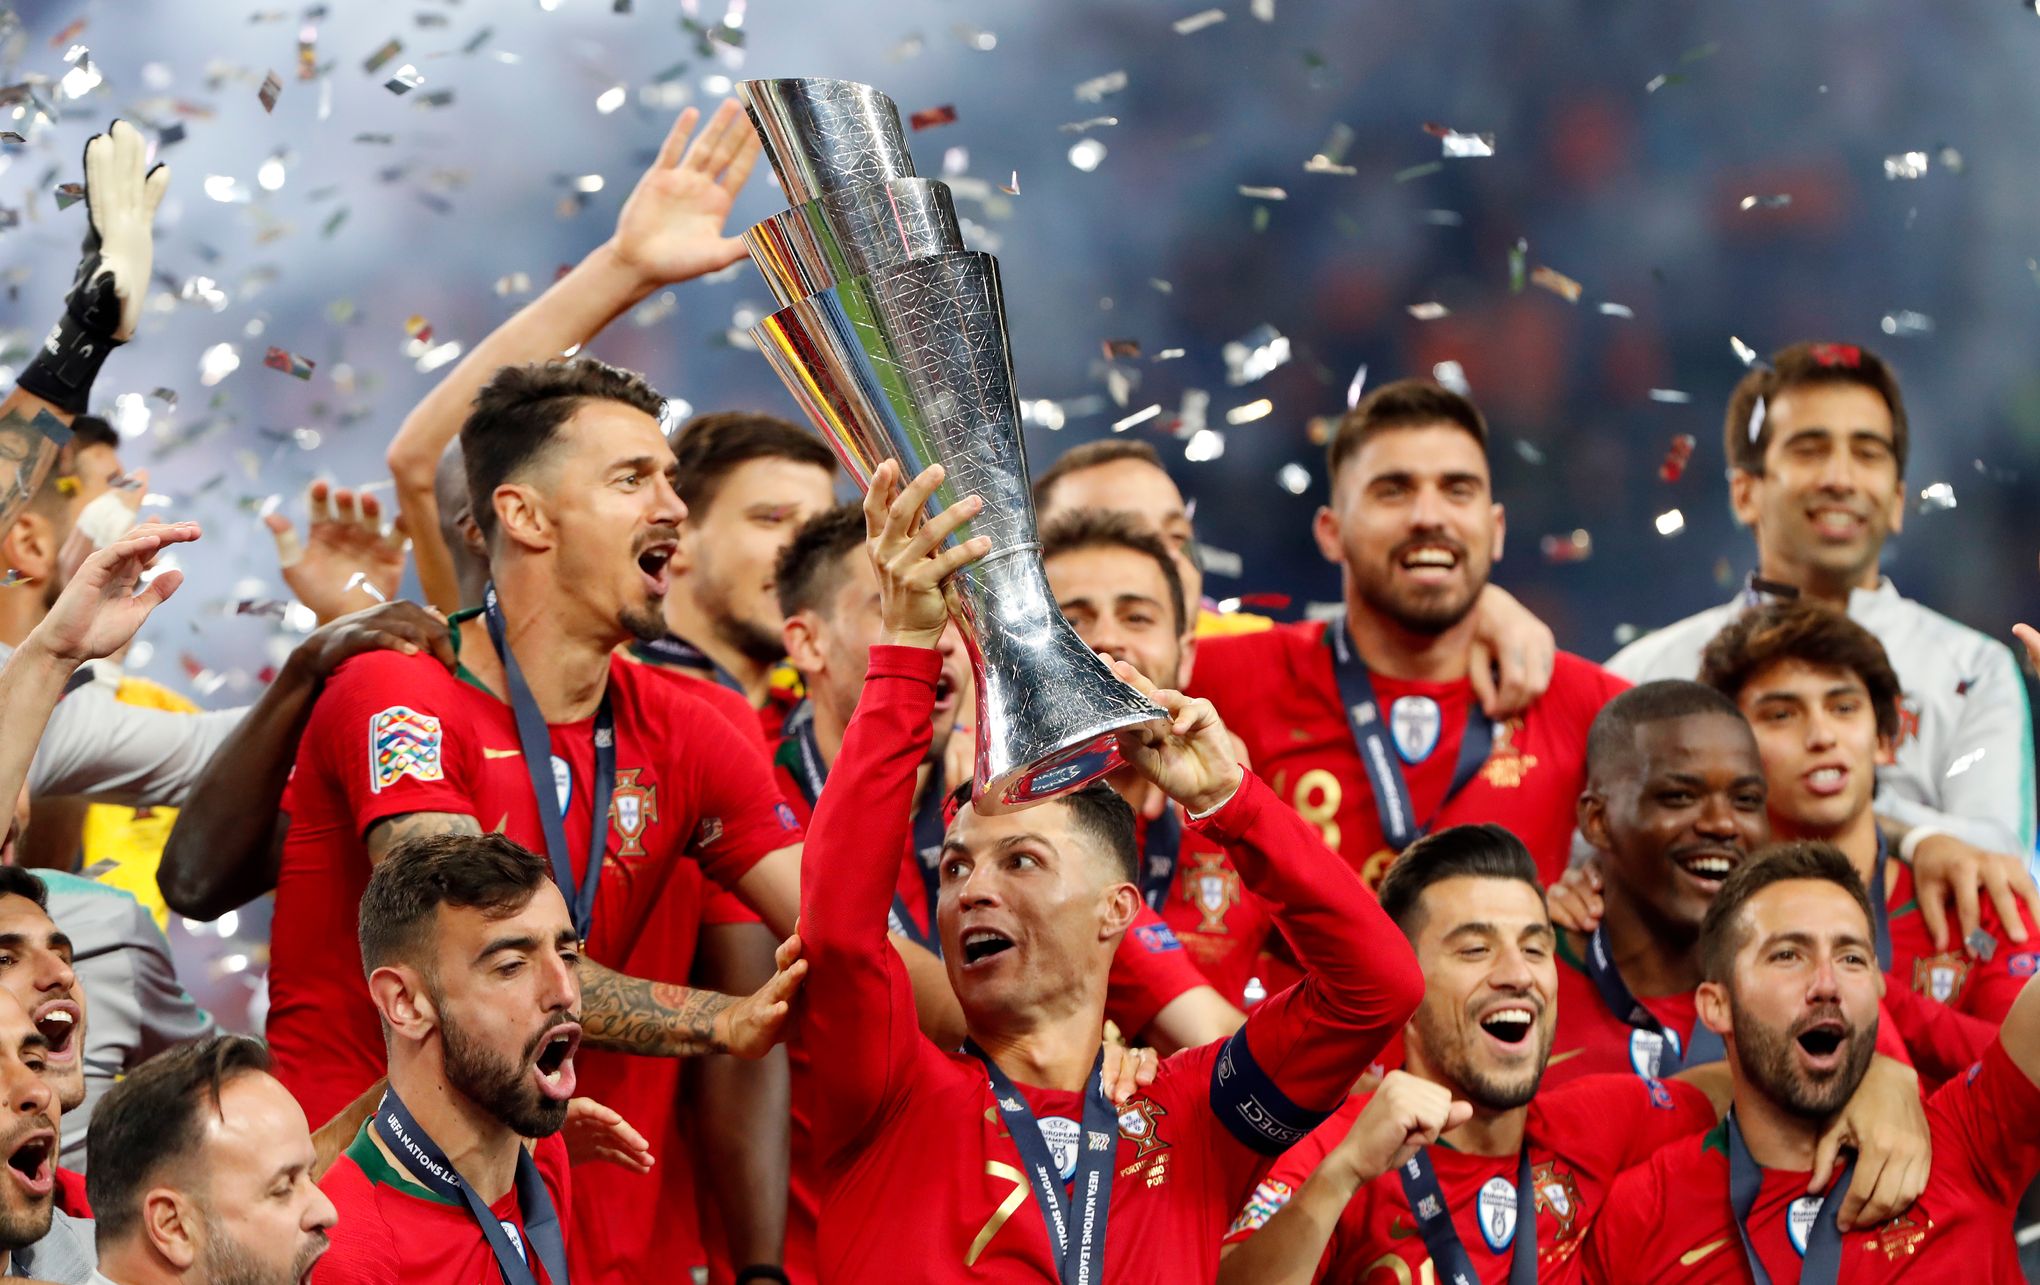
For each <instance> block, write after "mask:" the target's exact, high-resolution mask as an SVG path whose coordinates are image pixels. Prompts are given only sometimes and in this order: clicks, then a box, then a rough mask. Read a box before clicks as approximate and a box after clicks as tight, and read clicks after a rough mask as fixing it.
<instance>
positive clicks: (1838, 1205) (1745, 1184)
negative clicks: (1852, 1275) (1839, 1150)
mask: <svg viewBox="0 0 2040 1285" xmlns="http://www.w3.org/2000/svg"><path fill="white" fill-rule="evenodd" d="M1727 1124H1728V1199H1729V1204H1730V1205H1731V1206H1732V1207H1733V1208H1734V1210H1735V1229H1736V1232H1737V1234H1739V1235H1740V1236H1741V1237H1742V1247H1743V1257H1744V1258H1746V1259H1748V1260H1749V1264H1750V1275H1751V1277H1753V1278H1754V1279H1755V1281H1756V1285H1771V1273H1770V1272H1768V1271H1766V1270H1764V1262H1763V1260H1762V1259H1760V1258H1758V1257H1757V1250H1756V1246H1754V1245H1752V1244H1751V1243H1750V1210H1752V1209H1754V1208H1756V1204H1757V1193H1758V1192H1759V1191H1760V1190H1762V1188H1763V1185H1764V1171H1763V1170H1762V1169H1760V1168H1758V1167H1757V1162H1756V1158H1755V1157H1753V1156H1751V1155H1750V1149H1749V1147H1748V1145H1746V1144H1745V1143H1744V1142H1743V1136H1742V1127H1741V1126H1740V1125H1738V1124H1737V1123H1736V1122H1735V1112H1734V1111H1733V1110H1731V1111H1730V1112H1729V1113H1728V1120H1727ZM1855 1171H1856V1161H1855V1158H1854V1157H1851V1158H1850V1159H1849V1162H1848V1163H1847V1164H1846V1165H1843V1166H1842V1174H1841V1177H1839V1178H1837V1179H1835V1183H1834V1185H1833V1186H1832V1187H1830V1188H1828V1194H1827V1195H1826V1196H1823V1197H1822V1198H1821V1202H1820V1211H1819V1212H1818V1213H1816V1214H1815V1215H1814V1216H1813V1226H1812V1227H1810V1228H1808V1229H1807V1233H1806V1243H1805V1245H1804V1246H1801V1245H1800V1244H1799V1241H1798V1238H1797V1237H1791V1239H1792V1243H1793V1248H1795V1249H1798V1250H1799V1256H1800V1259H1801V1260H1802V1261H1801V1263H1800V1268H1799V1280H1800V1282H1801V1285H1834V1281H1835V1280H1836V1279H1837V1278H1839V1277H1840V1276H1841V1274H1842V1230H1841V1228H1840V1227H1838V1226H1836V1220H1837V1219H1838V1218H1839V1217H1840V1216H1841V1209H1842V1202H1841V1201H1839V1200H1837V1199H1835V1198H1834V1197H1835V1194H1836V1193H1837V1192H1843V1191H1847V1190H1848V1189H1849V1178H1850V1175H1852V1174H1853V1173H1855ZM1793 1203H1794V1204H1797V1203H1798V1202H1797V1201H1794V1202H1793ZM1786 1217H1787V1218H1788V1219H1789V1218H1790V1217H1791V1215H1790V1214H1789V1213H1788V1214H1787V1215H1786Z"/></svg>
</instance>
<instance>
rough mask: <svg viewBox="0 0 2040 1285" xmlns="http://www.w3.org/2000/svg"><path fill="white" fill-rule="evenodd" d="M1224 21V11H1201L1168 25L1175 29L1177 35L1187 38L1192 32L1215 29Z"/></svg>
mask: <svg viewBox="0 0 2040 1285" xmlns="http://www.w3.org/2000/svg"><path fill="white" fill-rule="evenodd" d="M1224 21H1225V10H1223V9H1203V10H1200V11H1198V12H1197V13H1193V14H1191V15H1190V16H1189V17H1187V18H1178V19H1176V20H1175V21H1174V22H1172V23H1170V24H1169V25H1170V26H1171V27H1174V28H1175V29H1176V34H1177V35H1179V36H1187V35H1189V34H1190V33H1192V32H1194V31H1202V30H1204V29H1205V28H1206V27H1215V26H1217V25H1218V24H1219V23H1221V22H1224Z"/></svg>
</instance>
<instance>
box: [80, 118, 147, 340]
mask: <svg viewBox="0 0 2040 1285" xmlns="http://www.w3.org/2000/svg"><path fill="white" fill-rule="evenodd" d="M148 150H149V145H148V141H147V140H146V139H144V138H143V137H142V133H141V131H140V130H138V129H136V128H135V127H134V126H132V125H130V124H128V123H127V122H126V121H124V120H117V121H115V122H113V126H112V128H110V129H108V130H107V132H106V133H104V134H94V135H93V136H92V137H91V139H90V140H88V141H87V142H86V144H85V208H86V211H87V216H88V218H89V220H90V222H91V225H92V226H91V228H90V229H89V230H88V231H87V232H86V234H85V251H84V256H83V261H82V262H81V263H80V264H79V266H78V281H77V284H76V285H74V286H73V287H72V289H71V304H70V308H71V314H72V315H73V316H74V317H77V318H78V319H79V320H80V321H81V322H83V323H85V325H86V327H87V329H97V326H98V325H99V324H101V323H111V329H110V330H109V331H99V333H102V334H110V336H111V338H112V339H113V340H114V341H115V342H117V343H125V342H127V341H128V340H129V339H132V338H134V333H135V326H136V324H137V323H138V322H140V321H141V319H142V296H143V295H144V294H145V293H146V292H147V291H148V288H149V273H150V270H151V267H152V265H153V263H154V261H155V248H154V244H155V243H154V233H153V228H152V224H153V223H154V221H155V218H156V206H157V205H158V204H159V203H160V202H161V201H162V199H163V192H164V190H165V189H167V188H168V187H169V186H170V167H169V166H167V165H158V166H156V167H155V168H154V169H149V170H144V168H143V167H144V165H145V164H146V163H147V159H148ZM102 282H103V283H104V286H110V287H111V288H112V291H113V294H114V296H115V298H116V300H117V301H118V303H119V305H120V306H119V311H118V312H115V311H114V310H113V309H111V308H108V307H106V306H105V305H106V303H107V299H106V296H105V293H104V286H103V285H102Z"/></svg>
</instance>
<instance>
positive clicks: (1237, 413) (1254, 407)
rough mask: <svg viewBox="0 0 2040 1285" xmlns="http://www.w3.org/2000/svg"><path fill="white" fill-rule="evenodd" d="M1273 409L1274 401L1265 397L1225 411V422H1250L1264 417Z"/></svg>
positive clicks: (1235, 424) (1236, 424) (1235, 423)
mask: <svg viewBox="0 0 2040 1285" xmlns="http://www.w3.org/2000/svg"><path fill="white" fill-rule="evenodd" d="M1274 409H1275V403H1274V402H1272V401H1269V400H1268V399H1267V398H1266V397H1262V398H1258V399H1256V400H1254V401H1251V402H1248V403H1247V404H1246V405H1244V406H1235V407H1233V408H1232V409H1231V410H1229V411H1227V412H1226V413H1225V422H1226V423H1228V424H1231V425H1234V426H1238V425H1240V424H1251V423H1253V422H1254V421H1255V420H1257V419H1266V418H1267V417H1268V416H1269V415H1270V414H1271V413H1272V412H1273V411H1274Z"/></svg>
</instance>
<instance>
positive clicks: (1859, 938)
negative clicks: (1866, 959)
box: [1764, 928, 1870, 950]
mask: <svg viewBox="0 0 2040 1285" xmlns="http://www.w3.org/2000/svg"><path fill="white" fill-rule="evenodd" d="M1834 941H1835V944H1836V945H1839V946H1854V947H1855V948H1856V949H1858V950H1868V949H1870V939H1869V938H1867V937H1865V936H1863V935H1862V934H1861V933H1856V932H1840V933H1836V934H1835V935H1834ZM1814 942H1815V938H1814V935H1813V934H1812V933H1810V932H1808V931H1806V930H1805V929H1804V928H1793V929H1788V930H1787V931H1785V932H1782V933H1772V934H1771V935H1770V936H1769V937H1766V938H1765V939H1764V949H1766V950H1769V949H1770V948H1771V947H1773V946H1786V945H1790V946H1809V947H1810V946H1812V945H1813V944H1814Z"/></svg>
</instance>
